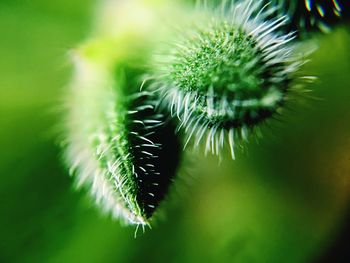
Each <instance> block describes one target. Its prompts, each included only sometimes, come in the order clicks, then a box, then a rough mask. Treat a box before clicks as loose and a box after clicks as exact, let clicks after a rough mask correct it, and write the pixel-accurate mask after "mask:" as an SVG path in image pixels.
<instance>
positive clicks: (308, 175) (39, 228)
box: [0, 0, 350, 262]
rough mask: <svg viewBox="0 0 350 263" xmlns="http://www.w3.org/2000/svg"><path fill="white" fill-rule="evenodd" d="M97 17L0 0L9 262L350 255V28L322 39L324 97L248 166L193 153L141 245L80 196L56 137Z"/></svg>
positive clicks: (85, 9) (0, 131)
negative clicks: (81, 49)
mask: <svg viewBox="0 0 350 263" xmlns="http://www.w3.org/2000/svg"><path fill="white" fill-rule="evenodd" d="M93 14H94V1H92V0H88V1H83V0H75V1H68V0H61V1H44V0H31V1H30V0H16V1H14V0H12V1H11V0H0V146H1V149H2V150H1V151H0V212H1V216H0V227H1V229H0V242H1V243H0V262H340V261H339V260H340V259H342V260H344V261H343V262H350V261H346V259H348V260H350V257H348V258H347V255H346V252H347V250H346V245H348V243H347V242H349V239H347V238H346V237H347V235H348V234H349V235H350V231H349V230H347V229H348V227H347V224H348V222H350V220H349V219H350V213H349V207H350V110H349V102H350V89H349V83H350V52H349V47H350V34H349V31H348V29H346V28H337V29H336V30H335V31H334V32H333V33H332V34H330V35H327V36H322V37H321V36H320V37H317V38H315V40H314V42H315V43H317V45H319V49H318V51H317V52H315V53H314V54H313V55H312V61H311V62H310V63H309V64H307V65H306V66H305V67H304V68H303V71H305V73H306V74H311V75H312V74H314V75H317V76H319V80H318V81H317V82H316V83H315V84H313V85H312V86H311V88H312V90H313V92H312V93H311V96H312V98H308V99H302V101H303V103H295V104H293V105H291V107H290V108H289V109H288V110H287V111H285V114H284V117H283V118H282V121H281V122H279V121H275V122H271V123H270V125H269V126H268V127H264V129H263V134H264V137H263V138H262V139H260V140H259V142H258V143H254V142H252V143H250V144H249V145H248V149H247V150H246V151H244V152H240V153H238V156H237V160H236V161H231V160H229V158H224V160H223V161H222V162H220V164H219V166H218V160H217V159H216V158H214V157H211V156H209V157H207V158H205V157H204V156H202V155H200V154H196V153H190V152H188V153H187V154H186V159H185V160H184V161H183V164H182V168H181V173H180V178H179V180H178V182H177V185H174V188H173V190H172V193H171V195H170V197H169V200H167V201H166V202H165V205H163V209H162V210H163V216H161V217H160V219H159V220H158V221H157V222H155V224H154V226H153V229H152V230H147V231H146V233H145V234H139V235H138V237H137V238H136V239H135V238H134V231H135V228H134V227H123V226H121V225H120V223H119V222H116V221H113V220H111V219H110V218H108V217H105V216H103V215H101V214H100V213H99V212H98V210H97V209H96V208H95V207H94V206H93V204H92V202H91V200H89V198H88V197H87V196H86V193H84V191H79V192H76V191H75V190H74V187H73V180H72V178H70V177H69V176H68V174H67V171H66V169H65V168H64V166H63V165H62V162H61V159H62V157H61V153H60V149H59V147H58V146H57V145H56V143H55V136H54V134H55V132H54V130H55V129H56V128H55V127H56V125H57V124H59V123H60V117H59V112H60V107H59V105H60V103H61V102H60V100H61V99H60V98H61V97H62V93H63V91H64V86H65V85H66V84H67V83H68V82H69V79H70V76H71V73H70V72H71V65H70V62H69V58H68V55H67V54H68V51H69V50H70V49H71V48H73V47H74V46H76V44H77V43H80V42H81V41H82V40H84V39H85V38H86V37H87V36H88V34H89V31H90V27H91V26H90V25H91V23H92V16H93ZM341 236H343V237H345V238H341ZM342 248H345V249H342Z"/></svg>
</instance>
